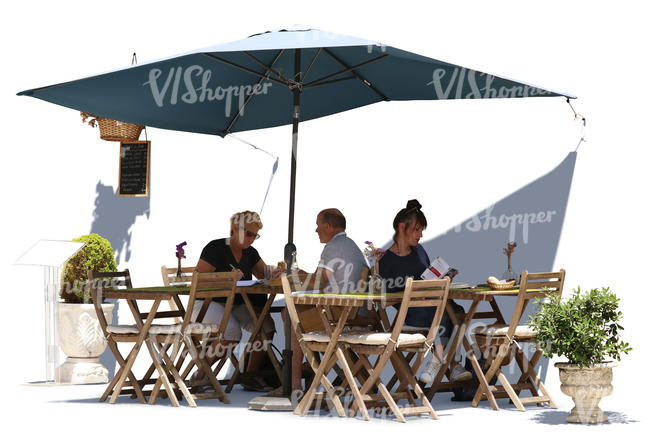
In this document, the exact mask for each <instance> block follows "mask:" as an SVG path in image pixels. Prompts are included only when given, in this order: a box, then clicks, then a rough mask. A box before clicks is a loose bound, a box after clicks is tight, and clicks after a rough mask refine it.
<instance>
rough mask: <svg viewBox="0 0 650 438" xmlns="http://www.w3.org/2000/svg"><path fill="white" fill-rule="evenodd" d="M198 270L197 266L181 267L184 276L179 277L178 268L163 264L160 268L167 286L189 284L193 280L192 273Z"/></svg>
mask: <svg viewBox="0 0 650 438" xmlns="http://www.w3.org/2000/svg"><path fill="white" fill-rule="evenodd" d="M195 270H196V266H185V267H182V268H181V272H182V273H183V276H182V277H181V278H179V277H178V276H177V275H176V274H177V272H178V268H171V267H169V268H168V267H167V266H165V265H163V266H162V267H161V268H160V271H161V273H162V279H163V284H164V285H165V286H166V287H169V286H180V285H188V286H189V284H190V282H191V281H192V273H193V272H194V271H195Z"/></svg>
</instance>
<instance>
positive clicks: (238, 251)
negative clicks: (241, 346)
mask: <svg viewBox="0 0 650 438" xmlns="http://www.w3.org/2000/svg"><path fill="white" fill-rule="evenodd" d="M262 227H263V224H262V220H261V218H260V215H259V214H257V213H255V212H253V211H248V210H247V211H242V212H239V213H235V214H233V215H232V217H231V218H230V237H227V238H223V239H216V240H213V241H211V242H210V243H208V244H207V245H206V246H205V248H203V251H202V252H201V257H200V259H199V262H198V263H197V265H196V270H197V271H198V272H215V271H217V272H227V271H232V270H233V269H236V270H237V271H238V272H239V279H240V280H252V279H253V275H254V276H255V277H257V278H259V279H264V277H265V272H266V271H267V270H268V269H269V268H268V267H267V265H266V263H264V260H262V257H260V255H259V253H258V252H257V250H256V249H255V248H254V247H253V246H252V244H253V242H255V240H257V239H259V237H260V234H259V231H260V230H261V229H262ZM267 298H268V297H267V296H266V295H257V294H256V295H251V296H250V300H251V303H252V304H253V307H255V308H256V310H257V311H259V310H260V309H261V308H262V307H263V306H264V304H265V303H266V299H267ZM225 301H226V299H225V298H214V299H213V300H212V302H211V303H210V305H209V307H208V310H207V313H206V314H205V317H204V318H203V322H205V323H211V324H219V323H220V322H221V318H222V317H223V313H224V311H225V306H224V303H225ZM197 303H198V301H197ZM200 309H201V304H198V305H197V306H196V307H195V315H193V317H194V318H195V317H196V315H197V314H198V311H199V310H200ZM254 327H255V321H254V320H253V319H252V318H251V316H250V313H249V312H248V309H247V308H246V305H245V304H244V300H243V298H242V297H241V295H236V296H235V301H234V304H233V308H232V311H231V316H230V320H229V321H228V325H227V327H226V332H225V334H224V341H223V343H222V347H223V348H234V347H235V346H236V345H237V344H238V343H239V341H241V337H242V328H243V329H244V330H246V331H249V332H251V331H252V330H253V329H254ZM262 330H263V331H264V334H265V335H266V339H268V340H269V341H272V340H273V335H274V334H275V325H274V324H273V320H272V319H271V317H270V316H268V315H267V316H266V318H265V320H264V323H263V325H262ZM265 356H266V353H265V352H264V351H253V352H251V355H250V358H249V362H248V371H256V370H257V369H259V367H260V365H261V363H262V361H263V360H264V359H265ZM242 386H244V387H245V388H246V389H252V390H259V391H268V390H270V389H272V388H271V387H270V386H269V385H266V384H265V382H264V380H263V379H262V378H261V377H250V378H247V379H242Z"/></svg>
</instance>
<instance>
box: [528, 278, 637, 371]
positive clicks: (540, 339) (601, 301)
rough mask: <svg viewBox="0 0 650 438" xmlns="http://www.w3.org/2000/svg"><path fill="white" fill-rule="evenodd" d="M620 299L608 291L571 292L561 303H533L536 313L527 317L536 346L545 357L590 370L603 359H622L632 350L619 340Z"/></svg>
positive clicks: (556, 298)
mask: <svg viewBox="0 0 650 438" xmlns="http://www.w3.org/2000/svg"><path fill="white" fill-rule="evenodd" d="M619 301H620V300H619V299H618V298H617V297H616V295H615V294H614V293H613V292H611V291H610V290H609V288H608V287H604V288H602V289H592V290H590V291H588V292H581V291H580V287H578V288H577V289H574V290H573V296H572V297H571V298H569V299H568V300H566V301H562V300H561V299H560V297H559V296H558V295H549V296H548V297H547V298H546V301H542V300H539V299H538V300H536V303H537V305H538V306H539V311H538V312H537V313H536V314H534V315H532V316H531V317H530V323H529V324H530V327H531V328H533V329H534V330H535V332H536V333H537V336H536V338H537V340H536V343H537V346H538V348H539V349H540V350H542V352H543V353H544V355H545V356H547V357H553V355H558V356H564V357H566V358H567V359H568V360H569V362H571V363H573V364H576V365H578V366H579V367H580V368H582V367H590V366H593V365H594V364H597V363H601V362H603V361H605V359H606V358H611V359H616V360H620V359H621V353H625V354H627V353H628V352H629V351H630V350H632V348H631V347H630V346H629V345H628V343H627V342H623V341H622V340H621V338H620V332H621V331H622V330H623V327H622V326H621V325H620V321H621V319H622V316H623V314H622V313H621V312H619V311H618V303H619Z"/></svg>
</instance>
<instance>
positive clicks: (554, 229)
mask: <svg viewBox="0 0 650 438" xmlns="http://www.w3.org/2000/svg"><path fill="white" fill-rule="evenodd" d="M576 157H577V153H576V152H571V153H570V154H569V155H568V156H567V157H566V158H565V159H564V161H562V163H560V164H559V165H558V166H557V167H556V168H555V169H553V170H552V171H551V172H549V173H548V174H546V175H544V176H542V177H540V178H538V179H537V180H535V181H533V182H531V183H530V184H528V185H526V186H524V187H522V188H521V189H519V190H517V191H516V192H514V193H512V194H511V195H509V196H507V197H506V198H504V199H502V200H500V201H498V202H496V203H495V204H493V205H490V206H488V207H487V208H485V209H484V210H481V211H479V212H478V213H476V214H475V215H474V216H472V217H470V218H469V219H467V220H465V221H463V222H462V223H460V224H459V225H457V226H456V227H454V228H452V229H450V230H448V231H447V232H446V233H444V234H441V235H440V236H438V237H435V238H434V239H432V240H429V241H427V242H422V246H424V248H425V249H426V251H427V253H428V254H429V257H430V258H431V259H432V260H433V258H435V257H438V256H440V257H442V258H444V259H445V260H446V261H447V262H448V263H449V264H450V265H451V266H454V267H456V268H457V269H458V270H459V274H458V276H457V277H456V279H455V280H456V281H462V282H469V283H475V284H479V283H485V282H486V281H487V278H488V277H489V276H491V275H493V276H495V277H498V278H501V276H502V273H503V272H504V271H506V268H507V259H506V256H505V255H504V254H503V248H505V247H506V244H507V243H508V242H510V241H515V242H517V248H516V249H515V252H514V254H513V255H512V269H513V271H514V272H515V273H516V274H517V276H518V277H519V275H521V271H522V270H524V269H527V270H528V272H548V271H551V270H552V269H553V263H554V261H555V255H556V253H557V248H558V244H559V242H560V236H561V233H562V225H563V223H564V217H565V214H566V209H567V202H568V200H569V191H570V189H571V180H572V178H573V171H574V168H575V162H576ZM560 268H565V269H566V270H567V273H568V274H570V273H571V266H558V267H557V269H560ZM458 304H463V305H465V307H466V310H467V308H468V305H467V302H458ZM484 306H485V307H484ZM514 306H515V300H513V299H508V298H503V299H500V300H499V308H500V309H501V311H502V313H503V316H504V318H505V319H506V321H507V322H509V321H510V317H511V316H512V313H513V312H514ZM489 309H490V308H489V306H487V304H486V303H482V304H481V306H480V307H479V311H483V310H486V311H487V310H489ZM531 310H533V306H528V309H527V311H526V314H525V315H524V317H523V319H522V323H523V322H524V321H527V320H528V315H529V314H530V313H531ZM486 322H487V323H488V324H489V323H490V322H491V321H486ZM470 330H471V328H470ZM547 367H548V360H545V361H543V363H542V373H541V374H540V375H541V376H542V378H544V377H545V376H546V371H547Z"/></svg>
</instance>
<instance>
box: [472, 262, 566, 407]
mask: <svg viewBox="0 0 650 438" xmlns="http://www.w3.org/2000/svg"><path fill="white" fill-rule="evenodd" d="M564 277H565V271H564V269H561V270H560V271H559V272H541V273H528V271H523V272H522V274H521V284H520V286H519V293H518V294H517V303H516V304H515V310H514V313H513V315H512V319H511V320H510V324H508V325H506V324H492V325H489V326H483V327H480V328H477V329H475V330H474V331H473V337H474V341H475V343H476V344H477V345H478V347H479V348H480V350H481V352H482V353H483V355H484V357H485V358H486V368H487V372H486V373H485V374H484V375H483V374H482V373H478V374H479V375H478V378H479V382H480V386H479V389H478V390H477V391H476V394H475V395H474V399H473V400H472V406H474V407H476V406H478V404H479V402H480V401H481V400H486V399H487V400H488V401H489V402H490V405H491V406H492V408H493V409H494V410H498V409H499V408H498V406H497V404H496V399H497V398H509V399H510V400H512V403H513V404H514V405H515V406H516V407H517V409H518V410H520V411H525V408H524V405H525V404H530V403H535V404H537V405H538V406H543V403H548V404H549V406H550V407H552V408H556V407H557V406H556V405H555V403H554V402H553V399H552V398H551V396H550V394H549V393H548V391H547V390H546V388H545V386H544V384H543V383H542V381H541V379H540V378H539V376H537V374H536V373H535V366H536V365H537V362H538V361H539V359H540V357H541V356H542V351H541V350H539V349H536V351H535V353H534V354H533V356H532V357H531V359H530V360H528V359H527V358H526V356H525V354H524V352H523V350H522V349H521V347H520V346H519V342H534V341H535V332H534V331H533V330H531V329H530V328H529V327H528V325H520V322H521V318H522V315H523V313H524V310H525V309H526V306H527V305H528V302H529V301H530V300H532V299H535V298H544V297H546V296H548V295H551V294H552V295H560V296H561V295H562V288H563V286H564ZM513 357H514V359H515V360H516V362H517V365H518V366H519V369H520V370H521V377H520V378H519V380H518V381H517V383H515V384H511V383H510V382H508V379H507V377H506V376H505V374H504V373H503V372H501V367H503V366H505V365H507V364H508V363H510V361H511V360H512V358H513ZM494 376H496V377H497V378H498V379H499V382H500V383H501V385H489V384H488V382H490V380H491V379H492V378H493V377H494ZM522 390H529V391H530V392H531V394H532V397H519V393H520V392H521V391H522ZM540 393H541V395H540Z"/></svg>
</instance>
